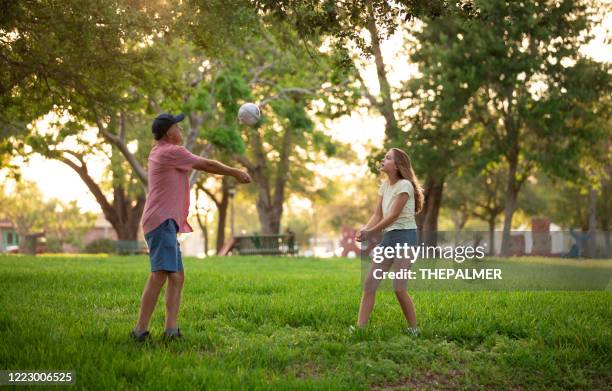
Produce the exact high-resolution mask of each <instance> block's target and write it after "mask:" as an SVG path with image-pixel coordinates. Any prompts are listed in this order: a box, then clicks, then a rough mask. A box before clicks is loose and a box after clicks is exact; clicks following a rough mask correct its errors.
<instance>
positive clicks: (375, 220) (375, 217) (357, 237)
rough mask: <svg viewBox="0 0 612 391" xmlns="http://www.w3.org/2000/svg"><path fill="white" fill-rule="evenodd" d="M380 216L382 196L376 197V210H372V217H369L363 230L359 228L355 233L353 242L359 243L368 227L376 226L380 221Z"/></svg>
mask: <svg viewBox="0 0 612 391" xmlns="http://www.w3.org/2000/svg"><path fill="white" fill-rule="evenodd" d="M382 215H383V213H382V196H378V201H377V203H376V209H374V214H373V215H372V217H370V220H368V222H367V224H366V225H365V226H364V227H363V228H361V229H360V230H359V232H357V235H355V240H357V241H358V242H361V240H362V238H363V237H362V235H363V231H367V230H370V229H371V228H370V227H372V226H374V225H376V224H378V222H379V221H380V220H382Z"/></svg>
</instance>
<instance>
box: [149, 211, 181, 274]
mask: <svg viewBox="0 0 612 391" xmlns="http://www.w3.org/2000/svg"><path fill="white" fill-rule="evenodd" d="M178 229H179V228H178V224H176V222H175V221H174V219H167V220H166V221H164V222H163V223H161V224H160V225H159V226H158V227H157V228H155V229H154V230H153V231H150V232H147V233H146V234H145V240H146V241H147V246H148V247H149V258H150V261H151V271H152V272H158V271H162V270H163V271H167V272H180V271H183V257H182V256H181V248H180V246H179V242H178V240H176V234H177V233H178Z"/></svg>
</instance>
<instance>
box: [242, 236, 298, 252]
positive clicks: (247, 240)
mask: <svg viewBox="0 0 612 391" xmlns="http://www.w3.org/2000/svg"><path fill="white" fill-rule="evenodd" d="M234 240H235V243H234V246H233V250H234V251H235V252H237V253H238V254H239V255H294V254H297V252H298V248H297V246H296V244H295V235H291V234H271V235H259V234H255V235H239V236H236V237H234Z"/></svg>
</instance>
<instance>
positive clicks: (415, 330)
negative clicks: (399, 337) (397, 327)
mask: <svg viewBox="0 0 612 391" xmlns="http://www.w3.org/2000/svg"><path fill="white" fill-rule="evenodd" d="M406 333H407V334H408V335H410V336H412V337H418V336H419V329H418V328H417V327H415V328H412V327H408V328H406Z"/></svg>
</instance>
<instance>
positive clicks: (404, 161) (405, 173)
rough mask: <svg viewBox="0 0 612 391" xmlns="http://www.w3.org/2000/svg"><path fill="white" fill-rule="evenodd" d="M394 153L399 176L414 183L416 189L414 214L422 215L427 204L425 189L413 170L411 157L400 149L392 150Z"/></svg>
mask: <svg viewBox="0 0 612 391" xmlns="http://www.w3.org/2000/svg"><path fill="white" fill-rule="evenodd" d="M390 150H391V151H393V160H394V161H395V166H396V167H397V175H398V176H399V177H400V178H402V179H407V180H409V181H410V183H412V187H413V188H414V213H415V214H417V213H420V212H421V211H422V210H423V205H424V204H425V196H424V195H423V189H422V188H421V185H420V183H419V180H418V179H417V177H416V175H415V173H414V170H413V169H412V162H411V161H410V157H409V156H408V154H407V153H406V152H404V151H402V150H401V149H399V148H391V149H390Z"/></svg>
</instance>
